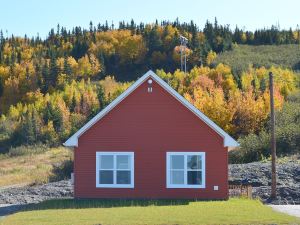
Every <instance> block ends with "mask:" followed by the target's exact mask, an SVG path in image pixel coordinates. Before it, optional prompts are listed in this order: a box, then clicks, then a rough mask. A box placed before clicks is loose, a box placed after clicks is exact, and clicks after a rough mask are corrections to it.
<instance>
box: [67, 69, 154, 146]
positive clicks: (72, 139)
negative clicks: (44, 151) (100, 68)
mask: <svg viewBox="0 0 300 225" xmlns="http://www.w3.org/2000/svg"><path fill="white" fill-rule="evenodd" d="M151 74H154V72H152V71H151V70H149V71H148V72H147V73H146V74H145V75H143V76H142V77H141V78H139V79H138V80H137V81H136V82H135V83H133V84H132V85H131V86H130V87H129V88H127V89H126V90H125V91H124V92H123V93H122V94H121V95H119V96H118V97H117V98H116V99H115V100H113V101H112V102H111V103H110V104H109V105H108V106H106V107H105V108H104V109H103V110H101V111H100V112H99V113H98V114H97V115H96V116H94V117H93V118H92V119H91V120H90V121H89V122H87V123H86V124H85V125H84V126H83V127H81V128H80V129H79V130H78V131H77V132H76V133H75V134H73V135H72V136H71V137H70V138H69V139H68V140H67V141H66V142H65V143H64V144H63V145H64V146H66V147H72V146H76V147H78V138H79V137H80V136H81V135H82V134H83V133H84V132H85V131H86V130H88V129H89V128H90V127H91V126H93V125H94V124H95V123H96V122H97V121H99V120H100V119H101V118H102V117H103V116H105V115H106V114H107V113H108V112H109V111H110V110H112V109H113V108H114V107H115V106H116V105H118V104H119V103H120V102H121V101H122V100H123V99H124V98H126V97H127V96H128V95H129V94H131V92H133V91H134V90H135V89H136V88H137V87H139V86H140V85H141V84H142V83H143V82H144V80H146V79H147V78H148V77H149V76H150V75H151Z"/></svg>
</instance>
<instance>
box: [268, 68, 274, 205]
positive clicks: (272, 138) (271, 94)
mask: <svg viewBox="0 0 300 225" xmlns="http://www.w3.org/2000/svg"><path fill="white" fill-rule="evenodd" d="M269 87H270V107H271V152H272V184H271V198H273V199H274V198H276V137H275V112H274V85H273V73H272V72H270V73H269Z"/></svg>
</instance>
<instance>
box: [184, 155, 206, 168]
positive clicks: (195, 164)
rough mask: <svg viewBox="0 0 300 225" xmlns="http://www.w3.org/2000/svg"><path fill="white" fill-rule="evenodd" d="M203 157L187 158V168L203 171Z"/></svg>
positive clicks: (191, 156) (192, 156)
mask: <svg viewBox="0 0 300 225" xmlns="http://www.w3.org/2000/svg"><path fill="white" fill-rule="evenodd" d="M201 164H202V162H201V156H200V155H189V156H188V157H187V168H188V169H201Z"/></svg>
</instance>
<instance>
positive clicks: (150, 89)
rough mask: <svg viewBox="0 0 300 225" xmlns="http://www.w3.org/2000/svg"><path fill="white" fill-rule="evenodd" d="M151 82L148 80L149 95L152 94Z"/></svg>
mask: <svg viewBox="0 0 300 225" xmlns="http://www.w3.org/2000/svg"><path fill="white" fill-rule="evenodd" d="M152 82H153V81H152V80H151V79H149V80H148V92H149V93H151V92H152Z"/></svg>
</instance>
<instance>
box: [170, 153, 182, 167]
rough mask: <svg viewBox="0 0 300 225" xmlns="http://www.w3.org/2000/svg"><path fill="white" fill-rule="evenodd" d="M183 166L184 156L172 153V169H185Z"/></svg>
mask: <svg viewBox="0 0 300 225" xmlns="http://www.w3.org/2000/svg"><path fill="white" fill-rule="evenodd" d="M183 168H184V156H183V155H171V169H183Z"/></svg>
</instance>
